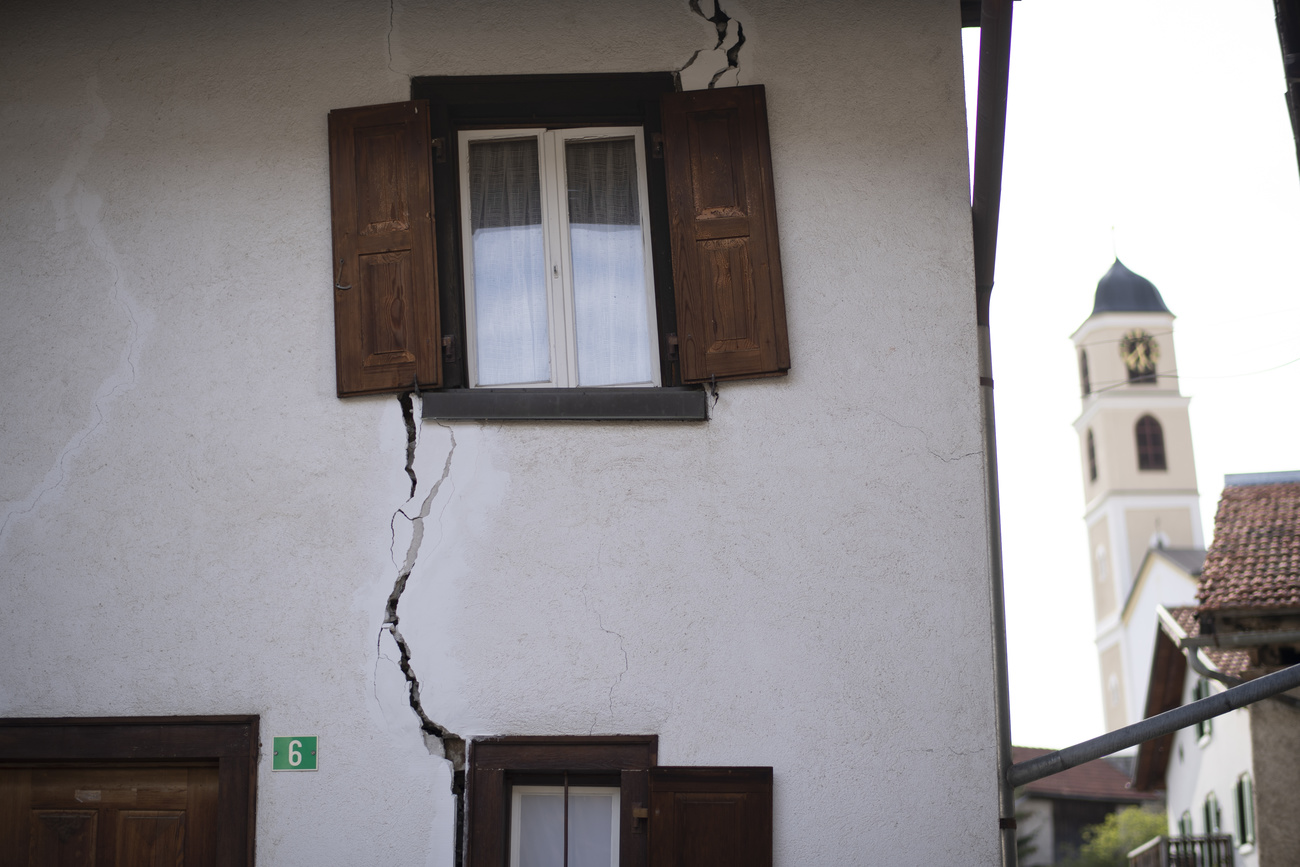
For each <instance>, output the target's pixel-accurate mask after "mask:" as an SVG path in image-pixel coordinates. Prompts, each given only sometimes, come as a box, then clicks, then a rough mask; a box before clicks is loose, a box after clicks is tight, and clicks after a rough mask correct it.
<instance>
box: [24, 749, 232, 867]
mask: <svg viewBox="0 0 1300 867" xmlns="http://www.w3.org/2000/svg"><path fill="white" fill-rule="evenodd" d="M216 838H217V766H216V765H215V764H213V765H210V766H201V767H157V766H147V765H146V766H134V767H133V766H119V767H91V768H66V767H25V768H14V767H10V768H0V864H6V865H8V864H13V865H29V867H164V865H165V867H210V865H214V864H215V863H216Z"/></svg>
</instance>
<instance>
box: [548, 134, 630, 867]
mask: <svg viewBox="0 0 1300 867" xmlns="http://www.w3.org/2000/svg"><path fill="white" fill-rule="evenodd" d="M564 161H565V174H566V176H567V185H568V200H569V242H570V249H571V251H572V256H573V300H574V320H575V322H574V325H575V330H576V332H577V334H576V337H577V356H578V384H579V385H625V384H629V383H639V382H650V381H651V370H650V329H649V323H648V319H647V317H648V309H647V306H646V300H647V295H646V281H645V254H644V246H643V242H642V235H641V232H642V227H641V204H640V201H639V199H638V198H637V166H636V145H635V142H633V140H632V139H630V138H629V139H604V140H596V141H570V142H568V143H566V145H565V152H564ZM570 863H572V862H570Z"/></svg>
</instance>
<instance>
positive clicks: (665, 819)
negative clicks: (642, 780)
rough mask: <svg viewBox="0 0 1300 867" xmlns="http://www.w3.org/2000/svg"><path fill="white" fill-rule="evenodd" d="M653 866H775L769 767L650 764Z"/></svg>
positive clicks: (651, 858) (651, 865) (651, 863)
mask: <svg viewBox="0 0 1300 867" xmlns="http://www.w3.org/2000/svg"><path fill="white" fill-rule="evenodd" d="M649 845H650V867H771V865H772V769H771V768H651V769H650V843H649Z"/></svg>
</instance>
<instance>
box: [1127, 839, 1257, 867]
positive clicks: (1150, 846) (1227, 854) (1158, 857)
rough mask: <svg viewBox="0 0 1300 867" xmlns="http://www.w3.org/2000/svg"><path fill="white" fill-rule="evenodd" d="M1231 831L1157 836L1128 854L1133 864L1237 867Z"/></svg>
mask: <svg viewBox="0 0 1300 867" xmlns="http://www.w3.org/2000/svg"><path fill="white" fill-rule="evenodd" d="M1233 848H1234V847H1233V845H1232V835H1231V834H1210V835H1208V836H1205V837H1155V838H1153V839H1151V840H1148V841H1147V842H1146V843H1143V844H1142V845H1141V846H1139V847H1138V848H1136V849H1134V850H1133V851H1132V852H1130V853H1128V865H1129V867H1233V864H1235V863H1236V862H1234V861H1233Z"/></svg>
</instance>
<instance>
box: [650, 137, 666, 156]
mask: <svg viewBox="0 0 1300 867" xmlns="http://www.w3.org/2000/svg"><path fill="white" fill-rule="evenodd" d="M650 156H651V157H652V158H654V159H657V160H661V159H663V158H664V134H663V133H661V132H652V133H650Z"/></svg>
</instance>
